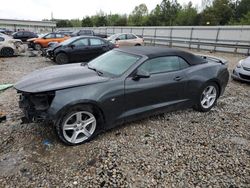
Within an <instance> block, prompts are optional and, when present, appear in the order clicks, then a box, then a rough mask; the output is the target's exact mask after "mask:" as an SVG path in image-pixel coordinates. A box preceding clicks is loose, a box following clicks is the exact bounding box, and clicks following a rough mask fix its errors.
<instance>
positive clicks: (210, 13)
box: [201, 0, 234, 25]
mask: <svg viewBox="0 0 250 188" xmlns="http://www.w3.org/2000/svg"><path fill="white" fill-rule="evenodd" d="M231 5H232V4H231V1H230V0H214V2H213V4H212V6H210V7H207V8H206V9H204V10H203V12H202V13H201V25H206V24H207V23H209V24H210V25H226V24H228V23H229V22H230V20H231V19H232V18H233V16H234V11H233V8H232V6H231Z"/></svg>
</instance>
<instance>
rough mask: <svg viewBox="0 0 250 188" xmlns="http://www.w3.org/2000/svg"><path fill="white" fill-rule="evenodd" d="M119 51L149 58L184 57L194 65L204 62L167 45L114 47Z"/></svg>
mask: <svg viewBox="0 0 250 188" xmlns="http://www.w3.org/2000/svg"><path fill="white" fill-rule="evenodd" d="M116 50H119V51H123V52H127V53H130V54H135V55H141V56H147V57H148V58H149V59H152V58H156V57H163V56H173V55H174V56H180V57H182V58H183V59H185V60H186V61H187V62H188V63H189V64H191V65H196V64H202V63H205V62H206V60H204V59H203V58H201V57H199V56H196V55H194V54H192V53H189V52H186V51H183V50H179V49H175V48H167V47H153V46H134V47H121V48H119V49H116Z"/></svg>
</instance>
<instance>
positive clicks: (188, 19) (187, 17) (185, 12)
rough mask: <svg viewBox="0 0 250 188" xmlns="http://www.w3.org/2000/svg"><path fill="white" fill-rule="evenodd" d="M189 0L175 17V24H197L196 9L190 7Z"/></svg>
mask: <svg viewBox="0 0 250 188" xmlns="http://www.w3.org/2000/svg"><path fill="white" fill-rule="evenodd" d="M192 6H193V5H192V2H191V1H190V2H189V3H188V5H187V6H184V8H182V9H181V10H180V11H179V12H178V13H177V17H176V19H175V25H182V26H184V25H197V24H198V13H197V10H196V9H195V8H194V7H192Z"/></svg>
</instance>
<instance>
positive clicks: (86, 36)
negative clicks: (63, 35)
mask: <svg viewBox="0 0 250 188" xmlns="http://www.w3.org/2000/svg"><path fill="white" fill-rule="evenodd" d="M72 38H74V39H81V38H96V39H101V40H105V39H103V38H101V37H97V36H89V35H81V36H77V37H72Z"/></svg>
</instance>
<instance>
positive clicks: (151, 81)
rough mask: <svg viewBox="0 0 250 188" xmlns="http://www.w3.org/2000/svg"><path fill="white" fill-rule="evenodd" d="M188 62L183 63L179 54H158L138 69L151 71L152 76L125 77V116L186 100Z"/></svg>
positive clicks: (172, 105) (158, 108) (170, 105)
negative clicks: (157, 56)
mask: <svg viewBox="0 0 250 188" xmlns="http://www.w3.org/2000/svg"><path fill="white" fill-rule="evenodd" d="M184 63H186V62H184ZM188 66H189V65H188V64H187V63H186V65H185V66H180V60H179V57H177V56H166V57H159V58H155V59H151V60H148V61H146V62H145V63H144V64H142V65H141V66H140V67H139V68H138V70H142V71H144V72H147V73H150V77H148V78H138V79H135V78H134V77H133V76H131V77H128V78H127V79H126V80H125V108H126V110H125V111H126V112H125V114H124V117H127V116H132V117H133V116H137V115H139V114H142V113H144V112H153V111H155V110H162V109H163V108H166V107H174V106H175V105H177V104H179V103H182V102H185V101H186V97H185V95H184V92H185V88H186V85H187V76H186V74H185V68H188ZM184 67H185V68H184Z"/></svg>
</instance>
